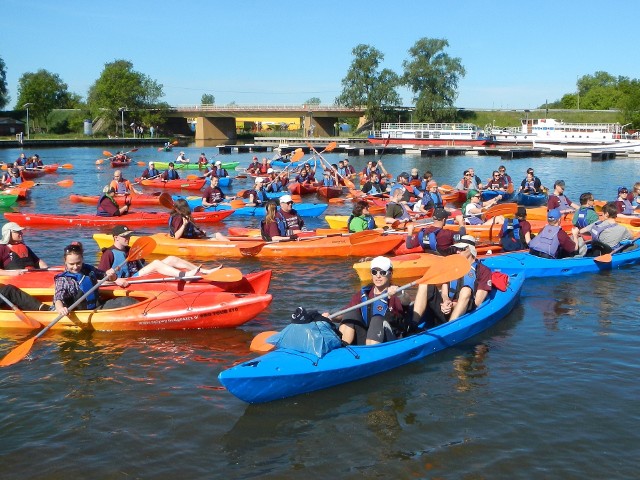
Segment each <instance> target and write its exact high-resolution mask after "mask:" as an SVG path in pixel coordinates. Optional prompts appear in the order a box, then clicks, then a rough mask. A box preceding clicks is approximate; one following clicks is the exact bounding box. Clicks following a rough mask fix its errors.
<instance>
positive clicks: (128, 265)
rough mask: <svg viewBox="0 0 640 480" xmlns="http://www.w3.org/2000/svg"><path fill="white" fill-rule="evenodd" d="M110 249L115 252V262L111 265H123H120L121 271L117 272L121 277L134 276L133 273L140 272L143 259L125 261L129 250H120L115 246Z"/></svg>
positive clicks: (113, 266)
mask: <svg viewBox="0 0 640 480" xmlns="http://www.w3.org/2000/svg"><path fill="white" fill-rule="evenodd" d="M109 250H111V252H112V253H113V263H112V264H111V267H112V268H115V267H117V266H118V265H122V267H120V271H119V272H117V273H118V276H119V277H120V278H128V277H132V276H133V275H135V274H136V273H138V271H139V270H140V268H142V265H141V263H143V262H142V261H141V260H135V261H132V262H125V260H126V259H127V254H128V251H123V250H118V249H117V248H113V247H112V248H110V249H109Z"/></svg>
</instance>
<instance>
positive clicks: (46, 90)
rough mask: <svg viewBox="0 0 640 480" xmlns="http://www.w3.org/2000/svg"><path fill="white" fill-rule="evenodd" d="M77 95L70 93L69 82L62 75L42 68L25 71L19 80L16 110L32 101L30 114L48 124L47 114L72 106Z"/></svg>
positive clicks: (38, 120)
mask: <svg viewBox="0 0 640 480" xmlns="http://www.w3.org/2000/svg"><path fill="white" fill-rule="evenodd" d="M77 98H78V97H77V95H75V94H73V95H72V94H70V93H69V92H68V90H67V84H66V83H64V82H63V81H62V80H61V79H60V77H59V76H58V75H57V74H55V73H51V72H48V71H47V70H44V69H40V70H38V71H37V72H36V73H31V72H27V73H24V74H23V75H22V76H21V77H20V79H19V80H18V100H17V102H16V106H15V108H16V110H22V109H23V108H24V105H25V104H27V103H30V104H31V105H30V106H29V114H30V115H31V117H32V118H34V119H35V120H36V121H37V122H41V123H43V124H44V125H47V116H48V115H49V114H50V113H51V112H52V111H53V109H55V108H72V107H73V106H74V105H73V102H74V101H75V100H77Z"/></svg>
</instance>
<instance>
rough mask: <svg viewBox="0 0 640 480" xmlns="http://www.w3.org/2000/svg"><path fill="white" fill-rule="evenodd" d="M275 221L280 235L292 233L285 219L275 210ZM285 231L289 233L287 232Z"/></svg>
mask: <svg viewBox="0 0 640 480" xmlns="http://www.w3.org/2000/svg"><path fill="white" fill-rule="evenodd" d="M275 221H276V225H277V226H278V232H280V236H281V237H288V236H290V235H291V234H292V233H293V232H292V230H291V229H289V227H288V226H287V220H286V219H285V218H284V217H283V216H282V214H281V213H280V211H278V212H276V216H275ZM287 232H289V233H288V234H287Z"/></svg>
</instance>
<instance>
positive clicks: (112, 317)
mask: <svg viewBox="0 0 640 480" xmlns="http://www.w3.org/2000/svg"><path fill="white" fill-rule="evenodd" d="M26 291H27V293H31V292H29V290H28V289H26ZM123 295H126V296H129V297H133V298H135V299H137V300H139V302H138V303H136V304H134V305H129V306H126V307H122V308H115V309H103V310H74V311H73V312H71V314H70V316H71V318H72V319H73V320H71V319H70V318H69V317H63V318H62V319H61V320H60V321H59V322H58V323H56V324H55V325H54V326H53V327H52V329H72V330H79V329H86V330H96V331H126V330H183V329H194V328H198V329H199V328H233V327H237V326H240V325H242V324H244V323H246V322H248V321H249V320H251V319H253V318H255V317H256V316H257V315H259V314H260V313H261V312H262V311H263V310H264V309H265V308H267V307H268V306H269V304H270V303H271V299H272V297H271V295H269V294H266V295H259V294H245V293H240V294H238V293H228V292H204V291H202V290H197V291H191V292H173V291H164V292H148V291H147V292H144V291H133V292H129V291H127V292H124V291H123V290H117V291H112V292H108V291H107V292H103V294H102V297H103V298H105V299H106V298H108V297H109V296H116V297H118V296H123ZM52 296H53V289H49V292H48V294H47V295H40V296H39V298H40V299H41V300H48V301H49V302H50V301H51V298H52ZM24 313H25V314H26V315H27V316H28V317H29V318H31V319H33V320H36V321H38V322H40V323H42V325H43V326H44V325H48V324H50V323H51V322H52V321H53V320H54V319H55V318H56V317H57V316H58V312H56V311H38V312H34V311H25V312H24ZM0 328H22V329H29V330H31V329H32V327H30V326H29V325H27V324H26V323H24V322H22V321H21V320H20V319H19V318H18V317H17V316H16V315H15V313H14V312H13V311H12V310H1V311H0Z"/></svg>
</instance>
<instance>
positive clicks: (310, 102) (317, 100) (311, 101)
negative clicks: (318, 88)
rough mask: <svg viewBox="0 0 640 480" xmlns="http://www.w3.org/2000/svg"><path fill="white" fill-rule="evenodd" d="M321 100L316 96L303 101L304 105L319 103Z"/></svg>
mask: <svg viewBox="0 0 640 480" xmlns="http://www.w3.org/2000/svg"><path fill="white" fill-rule="evenodd" d="M321 103H322V102H321V101H320V99H319V98H318V97H311V98H310V99H309V100H307V101H306V102H304V104H305V105H320V104H321Z"/></svg>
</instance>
